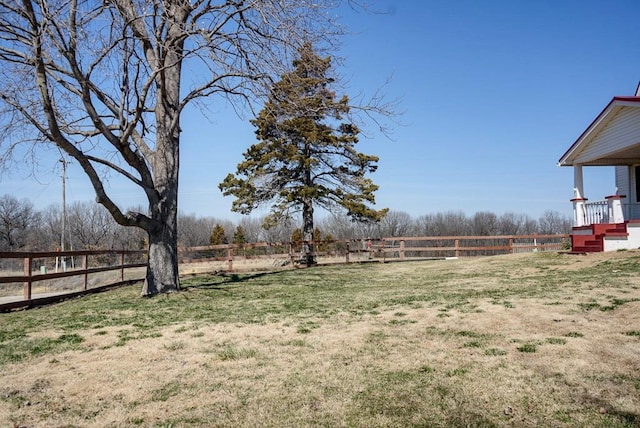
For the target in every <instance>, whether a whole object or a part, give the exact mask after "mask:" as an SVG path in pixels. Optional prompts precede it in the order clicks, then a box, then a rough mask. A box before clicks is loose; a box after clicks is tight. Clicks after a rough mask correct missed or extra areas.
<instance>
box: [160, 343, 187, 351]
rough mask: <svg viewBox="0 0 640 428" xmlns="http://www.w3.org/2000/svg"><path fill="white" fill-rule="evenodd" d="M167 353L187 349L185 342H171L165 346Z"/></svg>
mask: <svg viewBox="0 0 640 428" xmlns="http://www.w3.org/2000/svg"><path fill="white" fill-rule="evenodd" d="M163 348H164V349H166V350H167V351H179V350H181V349H184V348H185V344H184V342H171V343H167V344H166V345H164V346H163Z"/></svg>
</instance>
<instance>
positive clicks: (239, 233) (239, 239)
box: [233, 225, 247, 244]
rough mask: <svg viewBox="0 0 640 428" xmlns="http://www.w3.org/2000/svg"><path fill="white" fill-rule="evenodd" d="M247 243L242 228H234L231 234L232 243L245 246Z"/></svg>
mask: <svg viewBox="0 0 640 428" xmlns="http://www.w3.org/2000/svg"><path fill="white" fill-rule="evenodd" d="M246 242H247V238H245V236H244V228H243V227H242V226H240V225H238V227H236V231H235V232H233V243H234V244H245V243H246Z"/></svg>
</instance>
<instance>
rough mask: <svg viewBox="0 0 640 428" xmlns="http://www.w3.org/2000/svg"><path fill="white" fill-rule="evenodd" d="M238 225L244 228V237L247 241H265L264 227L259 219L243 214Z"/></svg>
mask: <svg viewBox="0 0 640 428" xmlns="http://www.w3.org/2000/svg"><path fill="white" fill-rule="evenodd" d="M238 226H241V227H242V229H243V230H244V237H245V239H246V241H247V242H260V241H266V239H264V238H263V235H264V229H263V227H262V221H261V220H260V219H257V218H252V217H245V216H243V217H242V218H241V219H240V222H239V223H238Z"/></svg>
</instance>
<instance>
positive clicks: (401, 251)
mask: <svg viewBox="0 0 640 428" xmlns="http://www.w3.org/2000/svg"><path fill="white" fill-rule="evenodd" d="M400 260H404V239H403V240H401V241H400Z"/></svg>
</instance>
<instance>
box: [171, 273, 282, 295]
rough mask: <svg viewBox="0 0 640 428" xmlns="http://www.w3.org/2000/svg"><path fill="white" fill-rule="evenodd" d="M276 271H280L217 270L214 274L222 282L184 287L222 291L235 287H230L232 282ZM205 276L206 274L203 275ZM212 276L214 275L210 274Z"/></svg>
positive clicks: (186, 287) (248, 279)
mask: <svg viewBox="0 0 640 428" xmlns="http://www.w3.org/2000/svg"><path fill="white" fill-rule="evenodd" d="M276 273H280V271H269V272H255V273H227V272H216V273H214V274H213V275H215V276H217V277H221V278H222V279H223V280H222V281H221V282H203V283H200V284H194V285H186V286H185V287H184V288H183V289H184V290H188V289H194V290H200V289H202V290H220V291H229V290H231V289H232V288H233V287H229V285H230V284H241V283H243V282H246V281H250V280H252V279H256V278H261V277H263V276H267V275H273V274H276ZM203 276H204V275H203ZM210 276H212V275H210Z"/></svg>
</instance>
